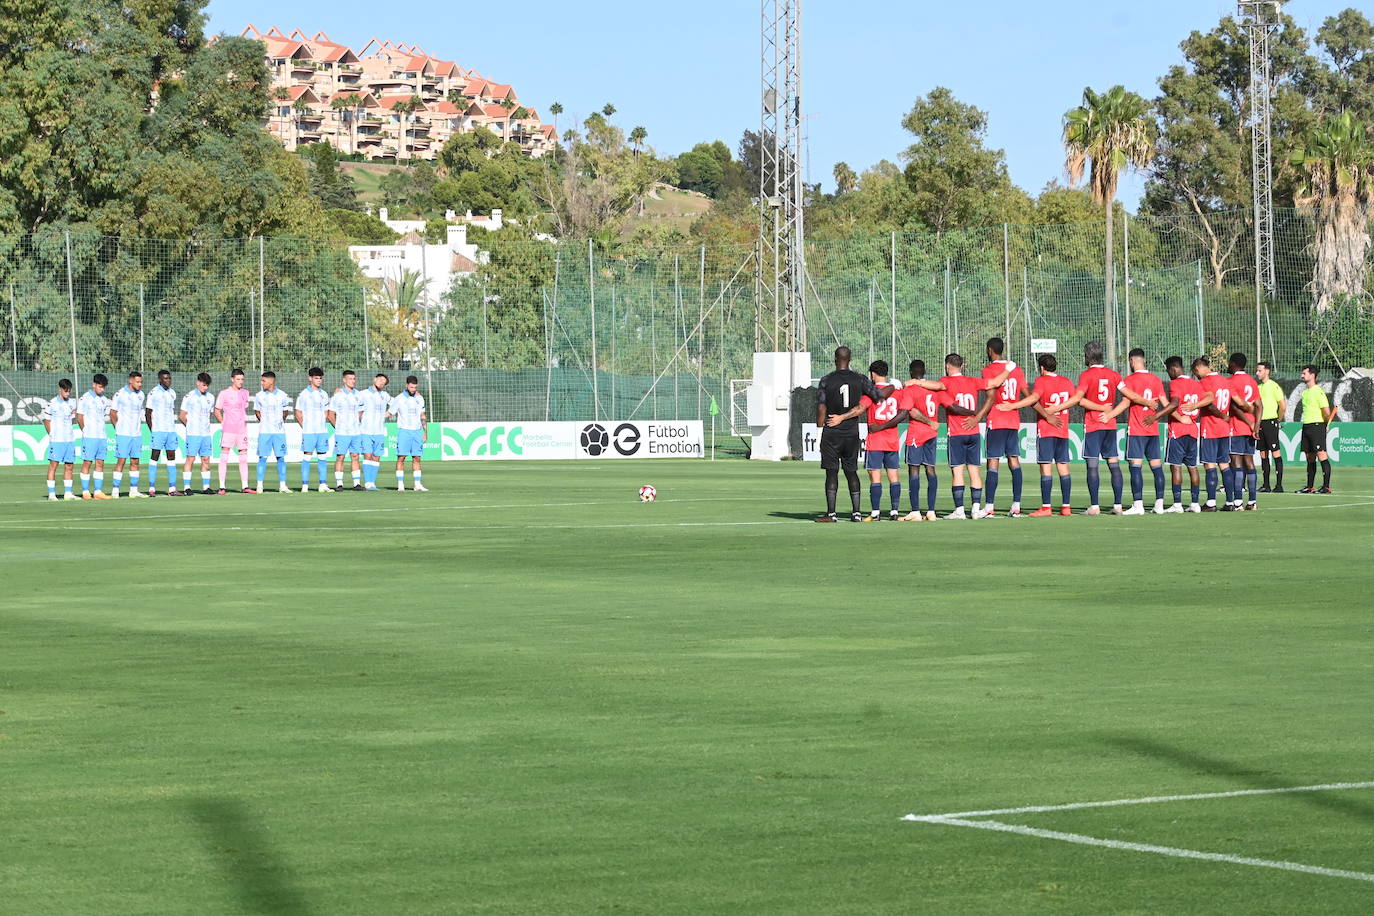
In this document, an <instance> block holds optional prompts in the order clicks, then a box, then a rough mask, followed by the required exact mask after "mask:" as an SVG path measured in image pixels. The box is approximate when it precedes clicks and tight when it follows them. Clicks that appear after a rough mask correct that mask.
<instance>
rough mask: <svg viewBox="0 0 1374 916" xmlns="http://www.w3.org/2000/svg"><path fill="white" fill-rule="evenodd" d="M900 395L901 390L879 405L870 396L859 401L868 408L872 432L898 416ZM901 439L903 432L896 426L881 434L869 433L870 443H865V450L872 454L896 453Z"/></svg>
mask: <svg viewBox="0 0 1374 916" xmlns="http://www.w3.org/2000/svg"><path fill="white" fill-rule="evenodd" d="M899 394H901V390H900V389H899V390H897V391H894V392H893V393H892V394H891V395H889V396H888V397H885V398H883V399H882V400H881V401H879V402H878V403H877V404H875V403H873V399H872V398H870V397H869V396H868V395H864V396H863V397H862V398H861V399H860V400H859V403H860V404H862V405H863V406H864V407H867V408H868V428H869V429H870V430H872V429H873V427H875V426H881V425H882V424H884V423H886V422H887V421H888V420H891V419H892V418H893V417H895V416H897V395H899ZM901 438H902V431H901V430H900V429H898V428H897V427H895V426H894V427H892V428H891V429H885V430H882V431H881V432H876V433H875V432H869V434H868V441H867V442H865V443H864V448H865V449H867V450H868V451H870V452H895V451H897V445H898V443H899V442H900V441H901Z"/></svg>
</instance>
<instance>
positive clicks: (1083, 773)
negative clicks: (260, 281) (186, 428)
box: [0, 461, 1374, 916]
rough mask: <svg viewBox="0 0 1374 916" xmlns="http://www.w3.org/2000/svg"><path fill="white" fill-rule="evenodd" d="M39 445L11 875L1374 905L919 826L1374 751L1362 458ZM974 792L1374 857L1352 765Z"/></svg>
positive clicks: (1234, 849) (1, 853) (1126, 903)
mask: <svg viewBox="0 0 1374 916" xmlns="http://www.w3.org/2000/svg"><path fill="white" fill-rule="evenodd" d="M295 470H296V469H295V468H294V467H293V468H292V474H293V476H294V474H295ZM1302 470H1303V469H1302V468H1301V467H1290V469H1289V475H1288V480H1287V483H1288V485H1289V486H1290V487H1294V486H1301V481H1300V480H1299V477H1300V474H1301V472H1302ZM231 473H232V474H234V475H236V474H237V471H236V470H235V471H233V472H231ZM945 474H947V471H946V470H944V469H942V475H945ZM388 476H389V471H388V470H387V469H385V468H384V469H383V474H382V476H381V480H382V481H383V482H385V481H386V480H387V479H388ZM41 478H42V472H41V471H37V472H35V471H34V470H32V469H24V470H20V469H5V470H4V471H0V511H3V517H4V527H3V532H2V533H0V538H3V553H0V556H3V558H4V567H3V568H4V571H5V576H4V582H3V597H0V634H2V636H3V639H0V825H3V839H0V895H3V900H2V901H0V911H4V912H7V913H22V914H29V916H32V914H64V916H66V914H85V913H90V914H102V916H103V914H126V913H128V914H133V913H198V914H220V913H285V914H307V913H309V914H338V913H360V914H376V913H407V914H416V913H501V914H506V913H510V914H515V913H537V912H542V913H590V912H609V911H614V912H624V913H693V914H696V913H751V914H752V913H800V912H807V913H847V914H870V913H913V912H920V913H994V912H996V913H1005V912H1016V913H1024V912H1054V913H1084V914H1089V913H1091V914H1097V913H1106V912H1139V913H1145V912H1151V913H1238V912H1244V913H1293V912H1313V911H1323V912H1368V911H1369V910H1370V908H1371V906H1374V884H1371V883H1369V882H1368V881H1364V880H1359V879H1351V878H1343V877H1332V876H1325V875H1315V874H1305V873H1295V872H1290V871H1283V870H1277V869H1273V868H1266V867H1256V866H1252V865H1244V864H1236V863H1231V862H1215V861H1196V860H1189V859H1183V858H1176V857H1171V856H1165V855H1158V854H1152V853H1147V852H1141V851H1132V850H1127V849H1118V848H1103V847H1100V846H1086V845H1074V844H1071V843H1066V842H1060V841H1057V840H1054V839H1048V838H1044V837H1039V836H1024V835H1013V834H1009V833H998V832H991V831H988V830H979V829H969V828H967V827H959V826H947V825H941V824H935V823H929V822H919V823H912V822H905V821H903V820H901V818H902V816H903V815H906V814H908V813H915V814H918V815H925V814H939V813H948V812H958V811H968V810H983V809H999V808H1018V807H1022V806H1031V805H1057V804H1062V803H1069V802H1084V801H1097V800H1106V799H1126V798H1136V797H1142V796H1157V795H1176V794H1184V795H1186V794H1195V793H1209V792H1231V791H1237V790H1249V789H1269V788H1275V787H1283V786H1302V785H1312V784H1324V783H1346V782H1362V781H1369V780H1374V762H1372V761H1374V729H1371V724H1374V718H1371V716H1374V618H1371V613H1370V612H1371V607H1374V601H1371V584H1374V577H1371V574H1370V556H1371V554H1370V549H1371V546H1374V538H1371V532H1374V472H1371V471H1356V470H1352V469H1341V468H1337V470H1336V475H1335V480H1334V485H1335V487H1336V489H1337V493H1336V495H1334V496H1328V497H1312V496H1306V497H1305V496H1299V495H1283V496H1271V497H1267V498H1264V499H1263V501H1262V503H1261V505H1262V507H1263V510H1262V511H1260V512H1257V513H1243V514H1238V515H1220V514H1218V515H1202V516H1197V515H1184V516H1165V517H1146V518H1136V519H1130V518H1127V519H1118V518H1112V517H1103V518H1097V519H1092V518H1083V517H1081V516H1080V517H1075V518H1072V519H1061V518H1053V519H1026V520H1021V521H1012V520H1001V519H999V520H996V521H985V522H971V521H970V522H964V523H962V524H955V523H952V522H940V523H938V524H891V523H887V522H883V523H881V524H876V525H852V524H849V523H844V524H840V525H830V526H822V525H814V524H811V523H810V522H809V518H810V517H811V516H812V515H813V514H814V513H815V512H816V511H817V509H819V508H820V501H821V474H820V472H819V470H818V469H817V468H815V467H814V466H803V465H800V464H782V465H764V464H756V463H748V462H742V461H720V462H714V463H711V462H701V461H697V462H686V461H662V462H616V461H605V462H579V463H566V464H563V463H548V464H534V463H530V464H520V463H466V464H446V465H432V466H431V467H429V468H428V473H427V474H426V483H427V484H428V485H429V486H430V487H431V488H432V492H430V493H428V494H413V493H405V494H397V493H395V492H388V491H383V492H380V493H375V494H362V493H351V492H349V493H339V494H333V495H330V494H324V495H321V494H314V493H312V494H310V495H308V496H303V495H300V494H292V495H279V494H270V495H262V496H256V497H248V496H238V495H236V496H227V497H195V498H191V499H166V498H161V499H156V500H152V501H138V502H134V501H128V500H120V501H118V502H106V503H75V504H66V503H57V504H52V503H48V502H46V501H43V500H42V499H40V498H39V497H40V496H41V494H42V492H43V489H42V486H43V485H42V483H41ZM1004 478H1005V475H1004ZM1028 478H1029V479H1028V481H1027V482H1028V485H1029V487H1028V492H1027V496H1029V497H1030V499H1028V500H1027V502H1028V503H1031V502H1034V501H1035V497H1036V496H1038V489H1037V488H1036V487H1035V483H1034V478H1033V471H1032V473H1031V475H1028ZM644 483H651V484H653V485H655V486H656V487H657V488H658V492H659V501H658V502H657V503H654V504H647V505H646V504H641V503H638V502H637V501H636V491H637V490H638V487H639V486H640V485H641V484H644ZM1075 483H1076V486H1075V491H1076V495H1077V498H1078V501H1079V503H1080V506H1081V504H1082V503H1083V501H1084V500H1085V499H1086V487H1085V486H1084V485H1083V482H1082V477H1081V469H1080V470H1079V479H1078V480H1077V481H1076V482H1075ZM1009 489H1010V486H1009V482H1007V481H1005V480H1004V483H1003V485H1002V492H1003V494H1004V498H1003V505H1004V506H1005V499H1006V496H1008V495H1009ZM1150 489H1151V488H1150V485H1149V483H1148V481H1147V491H1149V490H1150ZM948 493H949V491H948V480H947V479H944V480H942V495H943V498H944V500H945V502H948V499H949V496H948ZM864 498H865V501H866V500H867V494H866V493H865V497H864ZM998 820H1001V821H1004V822H1007V823H1011V824H1018V825H1025V826H1028V827H1031V828H1037V829H1041V830H1047V831H1061V832H1067V833H1072V834H1077V835H1084V836H1090V837H1095V838H1100V839H1104V840H1110V841H1119V842H1128V843H1139V844H1152V845H1156V846H1164V847H1171V848H1179V849H1186V850H1198V851H1203V852H1211V853H1223V854H1229V855H1231V856H1237V857H1248V858H1254V859H1263V860H1277V861H1282V862H1296V863H1301V864H1305V865H1311V866H1320V867H1324V868H1330V869H1341V870H1348V871H1352V872H1358V873H1366V874H1367V873H1371V872H1374V855H1371V850H1374V789H1352V790H1345V791H1330V792H1310V793H1293V794H1275V795H1256V796H1239V797H1233V798H1219V799H1209V800H1194V801H1179V802H1170V803H1163V804H1148V805H1138V806H1129V807H1116V808H1097V809H1083V810H1070V811H1060V812H1048V813H1041V814H1034V813H1028V814H1020V815H1002V816H999V818H998Z"/></svg>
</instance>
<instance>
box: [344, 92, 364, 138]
mask: <svg viewBox="0 0 1374 916" xmlns="http://www.w3.org/2000/svg"><path fill="white" fill-rule="evenodd" d="M348 102H349V104H350V105H352V106H353V152H355V153H356V152H357V151H358V124H359V123H360V122H361V121H362V119H363V109H365V108H367V99H365V98H363V94H362V93H361V92H355V93H353V94H352V95H350V96H349V97H348Z"/></svg>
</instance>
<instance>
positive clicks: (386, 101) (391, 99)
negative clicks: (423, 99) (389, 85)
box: [377, 92, 429, 111]
mask: <svg viewBox="0 0 1374 916" xmlns="http://www.w3.org/2000/svg"><path fill="white" fill-rule="evenodd" d="M413 97H414V96H413V95H412V94H411V93H409V92H396V93H389V94H387V95H383V96H381V97H380V98H379V99H377V102H378V103H379V104H380V105H381V106H382V107H383V108H395V107H396V103H397V102H404V101H405V100H406V99H409V98H413ZM415 110H416V111H429V106H428V105H425V104H423V103H422V104H421V105H420V107H419V108H417V109H415Z"/></svg>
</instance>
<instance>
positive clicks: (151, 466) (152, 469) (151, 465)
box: [148, 458, 176, 490]
mask: <svg viewBox="0 0 1374 916" xmlns="http://www.w3.org/2000/svg"><path fill="white" fill-rule="evenodd" d="M157 462H158V459H156V458H153V459H151V460H150V461H149V462H148V489H150V490H156V489H157ZM172 485H173V486H176V478H172Z"/></svg>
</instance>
